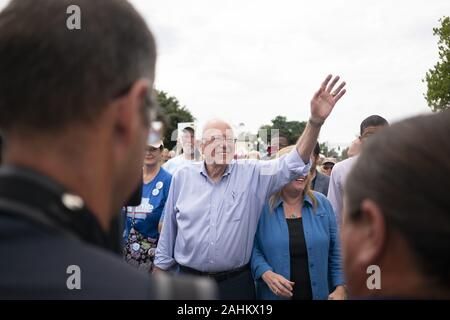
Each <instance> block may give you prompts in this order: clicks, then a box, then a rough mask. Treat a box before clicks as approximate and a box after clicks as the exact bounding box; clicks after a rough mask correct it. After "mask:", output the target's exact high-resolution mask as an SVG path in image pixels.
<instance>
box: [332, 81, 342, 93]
mask: <svg viewBox="0 0 450 320" xmlns="http://www.w3.org/2000/svg"><path fill="white" fill-rule="evenodd" d="M345 84H346V83H345V81H344V82H342V83H341V84H340V85H339V87H337V89H336V90H334V91H333V93H332V94H331V95H332V96H333V97H334V96H337V95H338V94H339V92H340V91H341V90H342V88H344V87H345Z"/></svg>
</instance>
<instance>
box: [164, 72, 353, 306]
mask: <svg viewBox="0 0 450 320" xmlns="http://www.w3.org/2000/svg"><path fill="white" fill-rule="evenodd" d="M331 78H332V76H331V75H329V76H328V77H327V78H326V79H325V81H324V82H323V83H322V85H321V87H320V89H319V90H318V91H317V92H316V93H315V94H314V96H313V98H312V100H311V106H310V110H311V111H310V112H311V117H310V119H309V121H308V123H307V125H306V128H305V130H304V132H303V134H302V136H301V137H300V138H299V139H298V142H297V144H296V147H295V148H293V149H292V151H291V152H290V153H289V154H288V155H286V156H284V157H281V158H277V159H274V160H272V161H254V160H238V161H236V160H234V159H233V156H234V151H235V143H234V141H235V140H234V135H233V130H232V129H231V126H230V125H229V124H227V123H226V122H224V121H222V120H219V119H216V120H211V121H209V122H208V123H206V124H205V126H204V128H203V132H202V137H203V142H202V151H203V155H204V158H205V161H204V162H197V163H194V164H192V165H189V166H185V167H183V168H182V169H180V170H179V171H178V172H176V173H175V175H174V177H173V180H172V185H171V188H170V192H169V197H168V199H167V203H166V207H165V210H164V223H163V227H162V231H161V238H160V241H159V243H158V248H157V250H156V258H155V265H156V268H155V271H157V272H158V271H163V270H167V269H169V268H171V267H172V266H174V265H179V268H180V273H182V274H194V275H203V276H209V277H211V278H212V279H214V280H215V281H216V283H217V285H218V288H219V297H220V298H221V299H254V298H255V287H254V281H253V278H252V275H251V270H250V265H249V262H250V256H251V251H252V248H253V241H254V238H255V233H256V227H257V224H258V220H259V217H260V214H261V210H262V208H263V206H264V203H265V202H266V200H267V199H268V198H269V196H270V195H271V194H273V193H274V192H276V191H278V190H280V189H281V188H282V187H283V186H285V185H286V184H287V183H289V182H290V181H292V180H293V179H295V178H296V177H298V176H300V175H307V174H308V172H309V165H307V164H305V163H308V162H309V161H310V157H311V154H312V151H313V149H314V146H315V144H316V141H317V137H318V135H319V132H320V128H321V126H322V125H323V123H324V122H325V120H326V118H327V117H328V116H329V114H330V113H331V111H332V110H333V108H334V106H335V104H336V103H337V102H338V101H339V99H340V98H341V97H342V96H343V95H344V94H345V92H346V91H345V89H343V88H344V86H345V82H342V83H341V84H340V85H338V86H337V88H336V89H334V87H335V85H336V84H337V82H338V81H339V77H335V78H334V79H333V80H332V81H331V82H330V80H331Z"/></svg>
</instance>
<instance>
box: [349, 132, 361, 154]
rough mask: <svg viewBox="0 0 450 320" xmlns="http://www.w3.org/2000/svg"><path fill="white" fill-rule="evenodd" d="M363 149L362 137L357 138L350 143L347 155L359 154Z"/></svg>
mask: <svg viewBox="0 0 450 320" xmlns="http://www.w3.org/2000/svg"><path fill="white" fill-rule="evenodd" d="M360 151H361V139H359V137H358V138H356V139H355V140H353V141H352V143H351V144H350V147H348V151H347V155H348V157H349V158H351V157H354V156H356V155H358V154H359V152H360Z"/></svg>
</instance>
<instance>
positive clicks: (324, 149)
mask: <svg viewBox="0 0 450 320" xmlns="http://www.w3.org/2000/svg"><path fill="white" fill-rule="evenodd" d="M320 153H321V154H323V155H324V156H325V157H326V158H338V157H339V154H338V152H337V151H336V150H335V149H334V148H332V149H328V146H327V144H326V143H325V142H322V143H320Z"/></svg>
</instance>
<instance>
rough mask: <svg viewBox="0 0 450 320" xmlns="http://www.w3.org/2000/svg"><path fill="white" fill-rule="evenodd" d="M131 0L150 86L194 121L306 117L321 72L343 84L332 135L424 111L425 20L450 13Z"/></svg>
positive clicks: (352, 1) (373, 4)
mask: <svg viewBox="0 0 450 320" xmlns="http://www.w3.org/2000/svg"><path fill="white" fill-rule="evenodd" d="M5 2H6V1H4V0H0V6H3V4H4V3H5ZM36 2H37V3H39V1H36ZM131 2H132V3H133V4H134V5H135V6H136V8H137V10H138V11H139V12H140V13H141V14H142V15H143V16H144V17H145V19H146V21H147V22H148V24H149V26H150V28H151V29H152V30H153V33H154V34H155V37H156V40H157V45H158V53H159V56H158V61H157V78H156V86H157V88H158V89H162V90H165V91H167V92H169V93H170V94H171V95H174V96H176V97H177V98H178V99H179V100H180V102H181V103H182V104H183V105H186V106H187V107H188V108H189V110H191V112H192V113H193V114H194V116H195V117H196V118H197V120H199V122H200V123H202V122H204V121H205V120H207V119H209V118H212V117H222V118H225V119H227V120H229V121H231V122H232V123H234V124H236V125H237V124H238V123H240V122H243V123H245V125H246V128H247V130H251V131H256V130H257V129H258V127H259V126H260V125H262V124H266V123H270V120H271V119H272V118H274V117H275V116H277V115H284V116H286V117H287V118H288V119H289V120H300V121H302V120H307V119H308V116H309V101H310V99H311V97H312V95H313V93H314V91H315V90H316V89H317V88H318V86H319V85H320V83H321V81H322V80H323V78H325V76H326V75H327V74H328V73H332V74H339V75H340V76H341V77H342V78H343V79H345V81H346V82H347V90H348V92H347V94H346V95H345V96H344V97H343V98H342V99H341V101H340V102H339V103H338V105H337V106H336V108H335V110H334V112H333V113H332V115H331V116H330V118H329V119H328V121H327V123H326V124H325V126H324V128H323V130H322V133H321V136H320V140H321V141H329V142H339V143H345V142H350V141H351V140H353V139H354V137H355V136H356V134H358V128H359V124H360V122H361V120H362V119H364V118H365V117H366V116H369V115H371V114H379V115H381V116H383V117H385V118H387V119H388V120H389V121H395V120H399V119H402V118H405V117H408V116H411V115H415V114H418V113H425V112H430V111H429V109H428V107H427V105H426V101H425V99H424V98H423V93H424V92H425V89H426V86H425V84H424V83H422V82H421V79H422V78H423V77H424V75H425V72H426V71H427V70H428V69H429V68H431V67H432V66H433V65H434V64H435V63H436V61H437V59H438V51H437V37H434V36H433V34H432V28H433V27H436V26H437V25H438V19H439V18H440V17H442V16H443V15H450V1H448V0H427V1H425V0H421V1H418V0H414V1H411V0H402V1H399V0H395V1H394V0H373V1H372V0H370V1H361V0H345V1H343V0H322V1H299V0H297V1H294V0H289V1H288V0H277V1H274V0H272V1H265V0H232V1H230V0H227V1H224V0H220V1H219V0H190V1H186V0H184V1H183V0H132V1H131Z"/></svg>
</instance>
